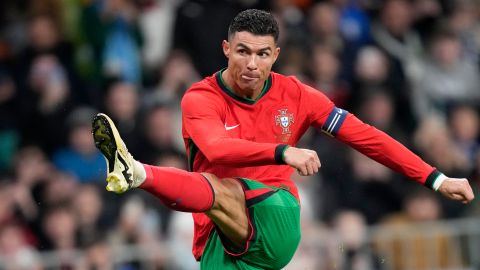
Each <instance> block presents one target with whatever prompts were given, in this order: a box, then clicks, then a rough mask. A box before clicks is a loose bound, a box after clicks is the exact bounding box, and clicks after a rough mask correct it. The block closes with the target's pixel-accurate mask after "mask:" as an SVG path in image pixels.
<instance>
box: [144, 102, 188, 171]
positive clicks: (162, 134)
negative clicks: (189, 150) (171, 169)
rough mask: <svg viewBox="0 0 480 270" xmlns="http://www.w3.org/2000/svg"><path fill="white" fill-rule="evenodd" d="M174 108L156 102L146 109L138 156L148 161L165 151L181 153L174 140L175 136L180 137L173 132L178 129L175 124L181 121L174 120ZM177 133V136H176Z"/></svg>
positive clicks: (153, 160) (155, 159)
mask: <svg viewBox="0 0 480 270" xmlns="http://www.w3.org/2000/svg"><path fill="white" fill-rule="evenodd" d="M174 115H175V113H174V110H173V109H172V108H171V107H170V106H169V105H166V104H156V105H154V106H152V107H151V108H149V109H147V111H146V112H145V117H144V119H145V120H144V126H143V131H144V133H143V136H144V137H145V139H144V140H142V145H143V147H142V150H143V151H141V152H140V153H139V154H138V156H139V158H142V159H144V160H148V161H149V162H151V163H152V162H155V161H157V158H158V157H159V156H161V155H162V153H165V152H178V153H182V152H183V151H184V150H180V149H181V148H180V147H181V146H180V145H179V144H178V143H177V142H176V141H175V137H177V138H181V136H179V134H180V132H178V133H179V134H175V131H178V127H176V126H175V125H177V124H179V123H180V122H181V121H180V120H179V121H175V120H172V119H175V117H174ZM176 135H178V136H176Z"/></svg>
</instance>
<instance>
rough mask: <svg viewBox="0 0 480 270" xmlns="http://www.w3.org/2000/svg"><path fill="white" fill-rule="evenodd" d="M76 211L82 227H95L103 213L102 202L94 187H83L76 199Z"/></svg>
mask: <svg viewBox="0 0 480 270" xmlns="http://www.w3.org/2000/svg"><path fill="white" fill-rule="evenodd" d="M74 209H75V213H76V214H77V218H78V221H79V224H80V226H82V225H86V226H91V225H95V224H96V222H97V220H98V218H99V216H100V213H101V211H102V200H101V198H100V194H99V192H98V190H97V189H96V188H95V187H94V186H92V185H83V186H81V187H80V190H78V191H77V193H76V196H75V199H74Z"/></svg>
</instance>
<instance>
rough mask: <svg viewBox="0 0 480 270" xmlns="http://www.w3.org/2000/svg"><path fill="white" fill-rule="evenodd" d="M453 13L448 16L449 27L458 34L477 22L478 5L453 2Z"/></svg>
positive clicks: (467, 1) (467, 0)
mask: <svg viewBox="0 0 480 270" xmlns="http://www.w3.org/2000/svg"><path fill="white" fill-rule="evenodd" d="M454 5H455V7H454V8H453V13H452V15H451V16H450V26H452V28H453V30H454V31H455V32H456V33H458V32H462V31H464V30H467V29H468V28H470V27H471V26H472V25H473V24H475V23H477V21H478V11H479V10H478V3H474V2H473V1H469V0H463V1H455V3H454Z"/></svg>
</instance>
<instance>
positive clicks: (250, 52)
mask: <svg viewBox="0 0 480 270" xmlns="http://www.w3.org/2000/svg"><path fill="white" fill-rule="evenodd" d="M223 52H224V53H225V56H227V58H228V77H229V82H230V84H233V85H230V86H231V87H233V90H235V91H240V92H241V93H243V94H247V95H249V94H254V95H255V94H259V93H260V91H261V90H262V88H263V85H264V83H265V81H266V80H267V79H268V76H269V75H270V71H271V69H272V66H273V64H274V63H275V61H276V60H277V57H278V54H279V53H280V48H278V47H277V46H276V44H275V40H274V38H273V37H272V36H257V35H254V34H252V33H249V32H245V31H243V32H237V33H235V34H234V35H233V36H231V37H230V38H229V41H226V40H224V41H223Z"/></svg>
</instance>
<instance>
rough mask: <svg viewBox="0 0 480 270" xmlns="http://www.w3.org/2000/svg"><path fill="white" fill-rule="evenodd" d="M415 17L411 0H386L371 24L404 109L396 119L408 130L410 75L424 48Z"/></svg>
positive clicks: (393, 86)
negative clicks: (414, 25) (414, 24)
mask: <svg viewBox="0 0 480 270" xmlns="http://www.w3.org/2000/svg"><path fill="white" fill-rule="evenodd" d="M413 19H414V18H413V10H412V5H411V4H410V2H409V1H408V0H387V1H384V2H383V5H382V8H381V10H380V14H379V19H378V21H377V22H375V23H374V24H373V25H372V32H371V33H372V38H373V43H374V44H375V45H376V46H377V47H379V48H380V49H381V50H382V51H383V52H384V53H385V55H386V56H387V59H388V66H389V69H388V70H389V72H388V81H389V82H390V87H391V90H392V92H393V93H394V94H393V95H392V96H393V97H394V99H395V103H396V107H397V108H401V109H402V113H401V114H399V115H398V116H397V121H399V122H400V124H401V126H402V127H404V128H406V129H407V130H408V131H412V130H413V127H412V125H411V123H412V122H413V116H412V112H411V110H410V108H411V105H410V95H411V89H410V85H409V81H408V78H409V76H410V75H411V74H412V73H415V72H417V70H416V69H418V67H417V66H418V58H419V56H420V55H421V53H422V51H423V46H422V43H421V40H420V37H419V36H418V34H417V33H416V32H415V31H414V29H412V23H413Z"/></svg>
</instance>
